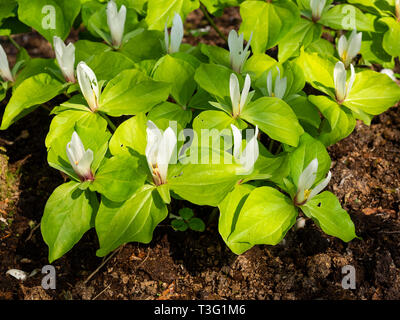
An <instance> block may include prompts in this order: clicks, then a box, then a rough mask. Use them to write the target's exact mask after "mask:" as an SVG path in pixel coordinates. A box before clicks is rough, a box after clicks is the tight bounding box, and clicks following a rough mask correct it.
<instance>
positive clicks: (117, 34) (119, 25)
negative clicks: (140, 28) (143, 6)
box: [106, 0, 126, 48]
mask: <svg viewBox="0 0 400 320" xmlns="http://www.w3.org/2000/svg"><path fill="white" fill-rule="evenodd" d="M106 11H107V24H108V28H109V29H110V33H111V39H112V44H113V46H114V47H115V48H119V47H120V46H121V44H122V37H123V36H124V28H125V20H126V7H125V6H124V5H122V6H121V8H120V9H119V11H118V7H117V4H116V3H115V2H114V0H111V1H109V2H108V4H107V10H106Z"/></svg>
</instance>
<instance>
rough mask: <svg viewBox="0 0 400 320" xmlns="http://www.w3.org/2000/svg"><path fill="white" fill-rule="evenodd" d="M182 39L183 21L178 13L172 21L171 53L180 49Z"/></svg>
mask: <svg viewBox="0 0 400 320" xmlns="http://www.w3.org/2000/svg"><path fill="white" fill-rule="evenodd" d="M182 39H183V23H182V19H181V16H180V15H179V14H177V13H176V14H175V17H174V20H173V21H172V28H171V48H170V53H174V52H178V51H179V47H180V46H181V42H182Z"/></svg>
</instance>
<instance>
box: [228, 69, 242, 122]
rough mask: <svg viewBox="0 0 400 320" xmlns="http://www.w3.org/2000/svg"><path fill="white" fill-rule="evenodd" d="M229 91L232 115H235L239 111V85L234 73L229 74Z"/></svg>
mask: <svg viewBox="0 0 400 320" xmlns="http://www.w3.org/2000/svg"><path fill="white" fill-rule="evenodd" d="M229 91H230V95H231V101H232V111H233V115H235V116H236V115H238V114H239V112H240V109H239V104H240V87H239V80H238V78H237V77H236V75H235V74H234V73H232V74H231V77H230V80H229Z"/></svg>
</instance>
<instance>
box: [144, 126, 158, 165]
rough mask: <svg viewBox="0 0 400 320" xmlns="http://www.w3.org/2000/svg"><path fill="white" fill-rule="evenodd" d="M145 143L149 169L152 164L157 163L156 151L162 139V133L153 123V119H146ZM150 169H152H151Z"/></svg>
mask: <svg viewBox="0 0 400 320" xmlns="http://www.w3.org/2000/svg"><path fill="white" fill-rule="evenodd" d="M146 133H147V145H146V150H145V154H146V158H147V162H148V163H149V166H150V169H151V166H152V165H156V164H157V153H158V147H159V145H160V142H161V139H162V133H161V131H160V129H158V127H157V126H156V125H155V124H154V123H153V121H150V120H149V121H147V128H146ZM151 170H152V169H151Z"/></svg>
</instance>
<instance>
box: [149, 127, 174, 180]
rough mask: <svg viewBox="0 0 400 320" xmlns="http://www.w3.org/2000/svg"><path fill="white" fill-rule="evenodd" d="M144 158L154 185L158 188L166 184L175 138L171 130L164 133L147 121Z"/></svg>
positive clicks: (168, 129)
mask: <svg viewBox="0 0 400 320" xmlns="http://www.w3.org/2000/svg"><path fill="white" fill-rule="evenodd" d="M146 132H147V146H146V151H145V154H146V158H147V163H148V165H149V168H150V172H151V174H152V176H153V181H154V183H155V184H156V185H157V186H159V185H161V184H164V183H166V182H167V175H168V163H169V161H170V160H171V156H172V153H173V152H174V150H175V146H176V143H177V138H176V135H175V132H174V130H173V129H172V128H170V127H169V128H167V129H166V130H165V131H164V133H161V131H160V129H158V128H157V126H156V125H155V124H154V123H153V122H152V121H150V120H149V121H147V129H146Z"/></svg>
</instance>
